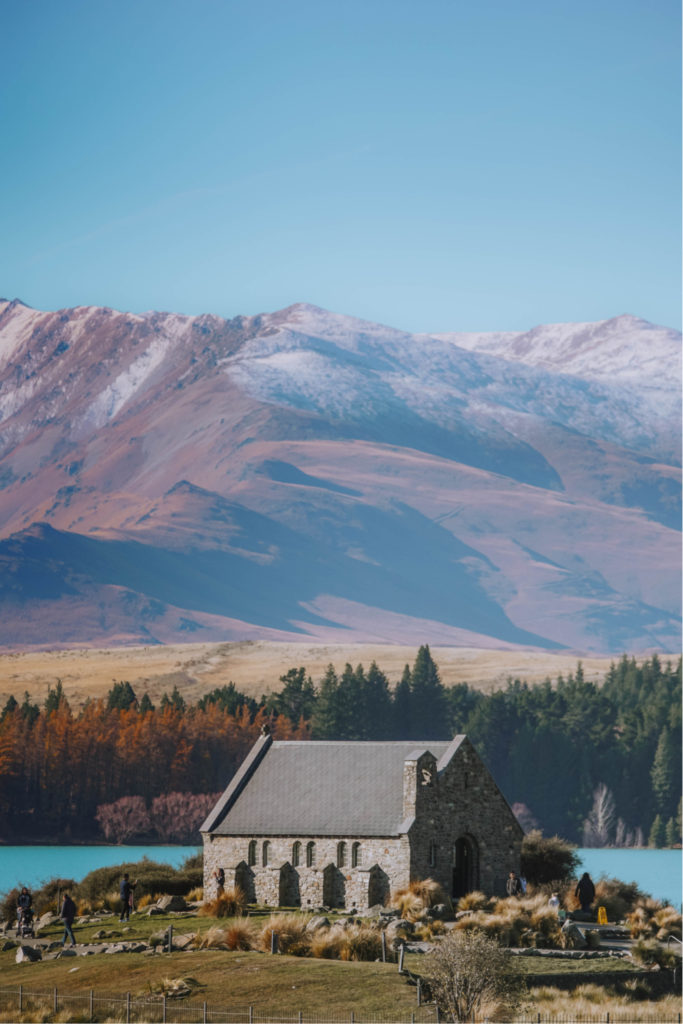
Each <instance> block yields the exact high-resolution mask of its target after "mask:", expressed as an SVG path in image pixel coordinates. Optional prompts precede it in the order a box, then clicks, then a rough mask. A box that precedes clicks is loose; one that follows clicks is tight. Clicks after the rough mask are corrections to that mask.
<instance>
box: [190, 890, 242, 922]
mask: <svg viewBox="0 0 683 1024" xmlns="http://www.w3.org/2000/svg"><path fill="white" fill-rule="evenodd" d="M246 906H247V897H246V895H245V893H244V892H243V890H242V889H240V888H239V886H235V888H234V889H225V890H224V891H223V892H222V893H221V894H220V896H217V897H216V899H215V900H210V901H209V902H208V903H204V904H203V905H202V906H201V907H200V908H199V913H200V914H202V915H203V916H204V917H241V916H242V914H243V913H244V910H245V908H246Z"/></svg>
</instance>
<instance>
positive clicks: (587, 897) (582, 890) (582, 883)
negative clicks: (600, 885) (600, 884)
mask: <svg viewBox="0 0 683 1024" xmlns="http://www.w3.org/2000/svg"><path fill="white" fill-rule="evenodd" d="M574 895H575V896H578V898H579V903H580V904H581V909H582V910H583V912H584V913H586V914H587V913H589V912H590V909H591V904H592V902H593V900H594V899H595V886H594V885H593V880H592V878H591V876H590V875H589V874H588V872H587V871H584V873H583V874H582V875H581V878H580V879H579V881H578V882H577V885H576V889H575V890H574Z"/></svg>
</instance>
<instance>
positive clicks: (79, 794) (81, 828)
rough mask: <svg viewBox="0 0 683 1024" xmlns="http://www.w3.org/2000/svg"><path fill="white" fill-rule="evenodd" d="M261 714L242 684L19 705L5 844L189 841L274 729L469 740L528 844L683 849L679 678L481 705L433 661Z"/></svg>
mask: <svg viewBox="0 0 683 1024" xmlns="http://www.w3.org/2000/svg"><path fill="white" fill-rule="evenodd" d="M280 684H281V685H280V688H279V689H278V690H277V691H275V692H273V693H271V694H269V695H268V696H266V697H263V698H262V699H261V700H260V701H257V700H254V699H251V698H248V697H246V696H245V695H244V694H241V693H240V692H239V691H238V690H237V689H236V688H235V686H234V685H233V684H232V683H229V684H228V685H226V686H223V687H220V688H217V689H215V690H214V691H213V692H211V693H209V694H207V695H206V696H204V697H203V698H202V699H201V700H200V701H199V702H198V703H197V704H195V705H191V706H188V705H186V703H185V701H184V699H183V697H182V695H181V694H180V693H179V692H178V690H177V689H174V691H173V692H172V693H171V694H170V696H169V695H165V696H164V697H163V698H162V700H161V702H160V703H159V705H158V706H157V707H155V706H154V705H153V704H152V702H151V701H150V699H149V696H148V695H147V694H142V695H138V694H136V693H135V691H134V689H133V687H132V686H131V685H130V683H128V682H125V681H124V682H119V683H116V684H115V685H114V686H113V687H112V689H111V690H110V691H109V694H108V695H107V697H106V699H104V700H101V701H91V702H89V703H88V704H86V705H85V706H84V707H83V708H82V709H80V710H74V709H72V708H70V706H69V704H68V701H67V699H66V697H65V695H64V693H63V690H62V687H61V685H60V684H57V686H56V687H55V688H54V689H52V690H50V692H49V694H48V696H47V698H46V700H45V702H44V704H43V706H42V707H40V706H38V705H36V704H33V703H31V701H30V700H29V698H28V696H25V697H24V700H23V702H21V703H20V702H19V701H17V700H16V699H15V698H14V697H10V699H9V700H8V701H7V704H6V705H5V707H4V709H3V711H2V713H1V715H0V833H1V834H2V835H3V836H4V837H5V838H7V839H9V841H15V842H16V841H30V840H32V839H48V838H49V839H52V840H57V839H59V840H62V841H65V840H66V841H68V840H69V839H74V840H83V839H94V838H99V839H107V840H109V841H114V842H123V841H131V840H134V839H136V838H138V839H147V840H150V839H151V840H154V839H156V840H161V841H167V842H189V841H195V840H196V838H197V831H196V830H197V827H198V825H199V824H200V823H201V821H202V820H203V818H204V816H205V815H206V812H207V810H208V808H209V807H210V806H211V803H212V802H213V800H214V799H215V797H216V795H217V793H219V792H220V791H221V790H222V789H223V788H224V787H225V785H226V784H227V783H228V781H229V780H230V778H231V777H232V775H233V773H234V772H235V770H236V768H237V767H238V766H239V764H240V762H241V761H242V759H243V758H244V756H245V755H246V753H247V752H248V750H249V749H250V747H251V745H252V743H253V742H254V740H255V739H256V737H257V736H258V735H259V733H260V731H261V728H262V727H263V725H264V724H268V725H269V727H270V728H271V730H272V732H273V734H274V736H275V738H276V739H299V740H306V739H330V740H342V739H349V740H370V739H373V740H392V739H415V740H419V741H423V740H425V741H428V740H446V739H450V738H451V737H452V736H453V735H455V734H456V733H466V734H467V735H468V736H469V738H470V740H471V741H472V743H473V744H474V746H475V747H476V749H477V751H478V752H479V754H480V756H481V757H482V758H483V760H484V762H485V763H486V764H487V766H488V767H489V769H490V770H491V772H492V773H493V776H494V778H495V779H496V781H497V782H498V785H499V786H500V788H501V790H502V791H503V793H504V795H505V797H506V798H507V800H508V802H509V803H510V804H511V806H512V807H513V810H514V811H515V813H516V814H517V816H518V818H519V820H520V822H521V823H522V825H523V827H524V828H525V829H526V830H529V829H530V828H541V829H542V830H543V831H544V832H545V834H546V835H552V834H555V833H557V834H560V835H562V836H564V837H565V838H567V839H569V840H571V841H573V842H576V843H578V844H580V845H590V846H629V845H631V846H632V845H639V846H640V845H650V846H673V845H676V844H678V843H680V840H681V773H680V765H681V663H680V661H679V662H678V664H677V665H675V666H674V665H672V664H671V663H669V662H667V663H666V664H662V663H661V661H660V659H659V658H658V657H657V656H656V655H654V656H653V657H651V658H649V659H648V660H646V661H644V662H642V663H641V664H637V663H636V661H635V659H629V658H628V657H627V656H625V655H624V656H623V657H622V658H621V660H620V661H619V662H617V663H615V664H613V665H612V666H611V668H610V670H609V672H608V673H607V675H606V677H605V679H604V680H603V681H602V683H600V684H599V685H598V684H596V683H593V682H588V681H587V680H586V679H585V678H584V675H583V671H582V668H581V665H580V664H579V665H577V668H576V671H575V672H574V673H572V674H570V675H568V676H567V677H564V678H563V677H561V676H560V677H558V678H557V679H555V680H550V679H547V680H546V681H545V682H544V683H542V684H540V685H534V686H530V685H528V684H527V683H525V682H524V681H522V680H519V679H514V680H512V679H511V680H509V681H508V685H507V687H506V688H505V689H502V690H499V691H497V692H495V693H492V694H488V695H486V694H483V693H481V692H479V691H477V690H475V689H473V688H471V687H470V686H468V685H467V684H465V683H463V684H459V685H456V686H453V687H444V686H443V685H442V683H441V680H440V678H439V672H438V667H437V665H436V664H435V662H434V660H433V658H432V656H431V653H430V651H429V648H428V647H426V646H424V647H421V648H420V650H419V652H418V654H417V657H416V659H415V662H414V664H413V665H412V666H409V665H406V667H405V669H404V672H403V675H402V677H401V679H400V680H398V681H391V682H390V681H389V679H388V678H387V677H386V675H385V674H384V673H383V672H382V670H381V669H380V668H379V667H378V666H377V665H376V664H374V663H373V664H372V665H370V666H369V668H367V669H365V668H364V667H363V666H361V665H358V666H357V667H356V668H353V667H352V666H351V665H346V667H345V668H344V670H343V671H342V672H341V673H338V672H336V671H335V669H334V668H333V667H332V666H329V667H328V669H327V671H326V672H325V674H324V675H323V677H322V678H321V679H318V680H313V679H311V678H310V676H309V675H308V674H307V672H306V669H305V668H304V667H298V668H291V669H289V671H288V672H287V673H285V674H284V675H283V676H281V677H280Z"/></svg>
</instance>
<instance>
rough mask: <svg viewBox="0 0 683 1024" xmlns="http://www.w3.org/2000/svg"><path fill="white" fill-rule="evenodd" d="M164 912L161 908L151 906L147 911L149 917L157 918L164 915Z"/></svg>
mask: <svg viewBox="0 0 683 1024" xmlns="http://www.w3.org/2000/svg"><path fill="white" fill-rule="evenodd" d="M163 913H164V911H163V910H162V909H161V907H156V906H151V907H150V908H149V910H148V911H147V917H156V916H157V915H158V914H163Z"/></svg>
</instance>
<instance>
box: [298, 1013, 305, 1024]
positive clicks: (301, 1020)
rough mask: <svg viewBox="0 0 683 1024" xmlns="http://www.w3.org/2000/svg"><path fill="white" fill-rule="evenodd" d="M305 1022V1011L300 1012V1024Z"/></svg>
mask: <svg viewBox="0 0 683 1024" xmlns="http://www.w3.org/2000/svg"><path fill="white" fill-rule="evenodd" d="M303 1022H304V1011H303V1010H299V1024H303Z"/></svg>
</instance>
